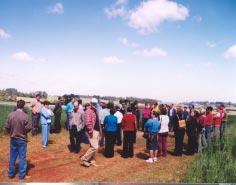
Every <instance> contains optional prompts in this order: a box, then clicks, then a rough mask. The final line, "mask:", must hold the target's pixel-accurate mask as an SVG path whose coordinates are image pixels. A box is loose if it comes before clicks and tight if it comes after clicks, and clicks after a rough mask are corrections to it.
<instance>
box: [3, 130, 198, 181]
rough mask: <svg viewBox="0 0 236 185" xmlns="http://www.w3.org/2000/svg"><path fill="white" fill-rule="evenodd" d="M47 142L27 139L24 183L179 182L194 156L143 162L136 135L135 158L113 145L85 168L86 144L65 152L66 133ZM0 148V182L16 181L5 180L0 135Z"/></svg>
mask: <svg viewBox="0 0 236 185" xmlns="http://www.w3.org/2000/svg"><path fill="white" fill-rule="evenodd" d="M168 139H169V141H168V143H169V145H168V150H169V151H172V150H173V142H174V139H173V136H170V137H169V138H168ZM50 140H51V141H52V142H51V144H50V145H49V147H48V148H47V149H43V148H41V145H40V143H41V136H40V135H38V136H36V137H34V138H32V137H30V138H29V141H30V142H29V144H28V153H27V160H28V166H29V172H28V175H29V176H30V178H29V179H27V180H25V181H26V182H75V181H77V182H179V181H180V180H181V178H182V177H183V176H184V174H185V172H186V170H187V168H188V167H189V165H190V164H191V161H193V159H194V158H195V156H185V155H183V156H182V157H175V156H172V155H168V157H166V158H163V157H160V158H158V162H157V163H154V164H147V163H146V162H145V160H144V159H145V158H146V157H147V156H148V155H147V154H146V153H145V152H144V148H145V140H144V139H143V138H142V136H141V133H139V134H138V139H137V144H136V145H135V157H134V158H132V159H131V158H130V159H123V158H121V157H120V154H119V153H120V152H121V147H116V148H115V151H116V152H115V157H114V158H112V159H106V158H104V157H103V155H102V154H101V153H98V154H97V164H98V165H99V166H98V167H90V168H85V167H83V166H81V165H80V160H79V157H80V155H82V154H83V153H84V152H85V151H86V149H87V147H88V146H87V145H82V147H83V148H82V151H81V152H80V153H79V154H73V153H70V152H69V151H68V147H67V145H68V143H69V139H68V133H67V132H66V131H63V132H62V133H60V134H52V135H50ZM0 141H1V151H0V181H1V182H18V175H17V176H16V177H15V178H14V179H8V177H7V167H8V157H9V138H8V136H2V137H1V138H0Z"/></svg>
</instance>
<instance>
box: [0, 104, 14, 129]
mask: <svg viewBox="0 0 236 185" xmlns="http://www.w3.org/2000/svg"><path fill="white" fill-rule="evenodd" d="M13 109H14V107H13V106H10V105H0V133H2V132H3V130H4V124H5V121H6V119H7V115H8V114H9V113H10V112H11V111H12V110H13Z"/></svg>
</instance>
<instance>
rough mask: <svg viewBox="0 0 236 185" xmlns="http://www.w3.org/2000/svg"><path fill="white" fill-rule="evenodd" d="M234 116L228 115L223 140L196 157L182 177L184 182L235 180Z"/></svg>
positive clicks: (235, 143) (226, 181)
mask: <svg viewBox="0 0 236 185" xmlns="http://www.w3.org/2000/svg"><path fill="white" fill-rule="evenodd" d="M235 141H236V116H229V119H228V127H227V129H226V132H225V137H224V139H223V141H222V142H221V143H220V142H214V143H213V145H212V146H211V147H208V148H207V149H206V150H205V151H204V152H203V153H202V154H201V155H199V156H198V157H197V159H196V160H195V161H194V162H193V165H192V167H191V169H190V171H188V173H187V174H186V176H185V177H184V178H183V180H182V181H183V182H185V183H192V182H194V183H202V182H204V183H220V182H221V183H232V182H236V142H235Z"/></svg>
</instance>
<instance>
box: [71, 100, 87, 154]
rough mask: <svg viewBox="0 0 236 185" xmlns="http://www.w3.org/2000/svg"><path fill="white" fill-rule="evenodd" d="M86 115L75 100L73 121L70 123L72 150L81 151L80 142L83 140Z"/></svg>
mask: <svg viewBox="0 0 236 185" xmlns="http://www.w3.org/2000/svg"><path fill="white" fill-rule="evenodd" d="M84 125H85V124H84V115H83V112H80V111H79V104H78V102H77V101H75V102H74V110H73V112H72V121H71V125H69V134H70V151H71V152H75V153H79V151H80V143H81V142H82V136H83V135H82V134H83V133H82V130H83V128H84Z"/></svg>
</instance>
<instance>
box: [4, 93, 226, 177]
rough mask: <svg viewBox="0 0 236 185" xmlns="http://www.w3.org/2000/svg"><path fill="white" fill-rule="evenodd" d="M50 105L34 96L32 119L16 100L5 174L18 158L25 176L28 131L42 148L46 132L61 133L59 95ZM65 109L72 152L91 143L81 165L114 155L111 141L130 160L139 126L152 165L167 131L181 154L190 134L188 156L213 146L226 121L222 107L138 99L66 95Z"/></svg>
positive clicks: (163, 147)
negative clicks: (99, 156)
mask: <svg viewBox="0 0 236 185" xmlns="http://www.w3.org/2000/svg"><path fill="white" fill-rule="evenodd" d="M49 104H50V102H48V101H44V102H43V103H41V96H40V95H39V94H38V95H36V98H35V99H34V100H33V101H32V102H31V103H30V105H29V109H30V111H31V120H30V119H29V116H28V115H27V114H26V113H25V112H24V111H23V110H24V105H25V102H24V101H23V100H19V101H18V102H17V109H16V110H15V111H14V112H12V113H10V114H9V116H8V118H7V121H6V126H5V128H6V130H7V131H8V132H9V133H10V137H11V142H10V160H9V171H8V176H9V178H12V177H14V175H15V171H14V168H15V167H14V166H15V161H16V159H17V157H18V156H19V178H20V179H24V177H25V176H26V168H27V163H26V151H27V133H28V132H30V130H31V131H32V136H35V135H37V134H38V133H39V132H40V129H41V133H42V147H43V148H46V147H48V141H49V135H50V131H53V132H55V133H60V131H61V116H62V111H63V105H64V100H63V97H59V98H58V101H57V102H56V104H55V107H54V109H53V111H52V110H51V109H50V107H49ZM64 110H65V112H66V118H67V119H66V122H65V129H66V130H67V131H68V138H69V139H68V140H69V142H70V148H69V149H70V152H74V153H79V152H80V151H81V143H87V144H89V145H90V147H89V148H88V150H87V151H86V153H85V154H83V155H82V156H81V157H80V160H81V164H82V165H83V166H86V167H89V166H91V165H93V166H97V165H96V153H97V152H98V150H100V149H101V148H103V147H104V156H105V157H106V158H112V157H113V156H114V147H115V145H117V146H121V145H122V147H123V148H122V153H121V156H122V157H123V158H133V157H134V153H135V152H134V144H135V143H136V134H137V131H138V130H140V131H142V132H143V137H144V139H146V150H148V151H149V158H148V159H147V160H146V162H147V163H154V162H157V161H158V157H160V156H163V157H167V154H168V150H167V146H168V135H169V133H170V132H173V133H174V138H175V148H174V152H173V155H175V156H181V155H182V154H183V151H184V147H183V143H184V137H185V134H186V135H187V138H188V140H187V141H188V144H187V148H186V154H187V155H193V154H194V153H196V152H202V150H203V149H204V148H206V147H207V146H208V145H211V141H212V138H214V139H215V140H217V141H220V139H221V138H222V136H223V132H224V128H225V124H226V112H225V110H224V106H223V105H221V106H219V107H218V108H217V110H214V112H213V108H212V107H210V106H209V107H207V108H206V110H205V109H200V110H199V109H196V108H194V106H189V107H187V106H186V107H183V108H182V107H174V105H167V104H160V105H159V104H158V103H154V104H152V105H151V104H148V103H146V104H145V106H144V107H143V108H142V109H140V107H138V104H137V102H134V103H121V104H117V105H114V104H113V103H111V102H109V103H107V102H105V101H99V100H98V99H96V98H92V99H91V102H90V103H86V104H85V105H84V106H83V104H82V100H80V99H76V98H75V97H70V99H69V101H68V102H67V103H66V105H65V108H64ZM53 116H54V118H55V119H54V123H53V122H52V117H53ZM213 136H214V137H213ZM104 145H105V146H104Z"/></svg>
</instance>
